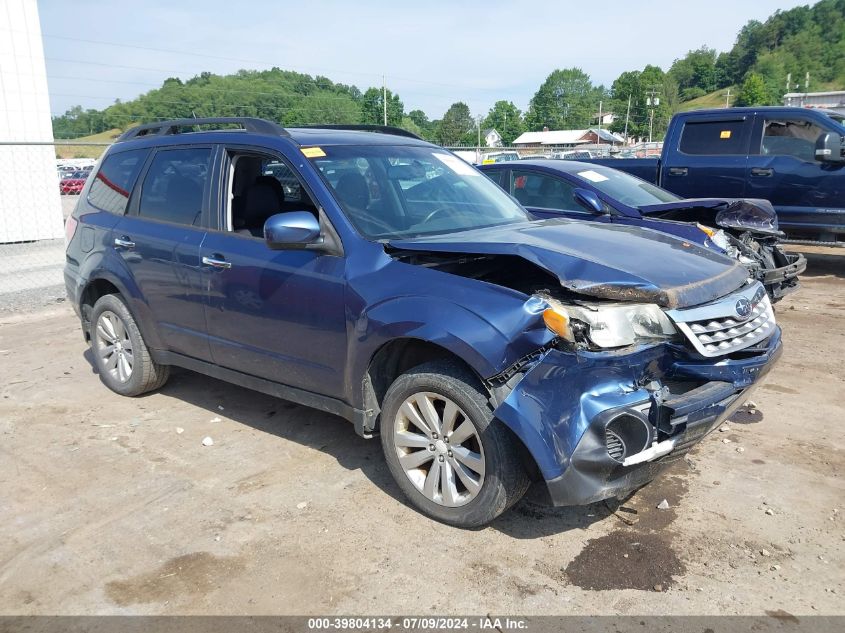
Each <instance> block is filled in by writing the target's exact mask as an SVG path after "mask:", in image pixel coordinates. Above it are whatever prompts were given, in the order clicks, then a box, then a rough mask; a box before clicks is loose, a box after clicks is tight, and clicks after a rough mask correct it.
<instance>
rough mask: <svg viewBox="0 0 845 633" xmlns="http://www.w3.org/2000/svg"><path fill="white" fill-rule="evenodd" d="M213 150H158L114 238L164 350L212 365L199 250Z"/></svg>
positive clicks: (181, 147)
mask: <svg viewBox="0 0 845 633" xmlns="http://www.w3.org/2000/svg"><path fill="white" fill-rule="evenodd" d="M213 160H214V149H213V147H212V146H202V145H197V146H179V147H173V148H161V149H158V150H157V151H156V152H155V154H154V155H153V156H152V158H151V159H150V160H149V162H148V164H147V166H146V168H145V170H144V173H143V174H142V176H141V181H140V191H138V192H136V193H135V195H133V197H132V200H131V202H130V205H129V212H128V213H127V214H126V215H125V216H124V217H122V218H121V219H120V221H119V222H118V223H117V225H116V226H115V227H114V230H113V231H112V235H113V241H114V247H115V250H116V251H117V252H118V253H119V254H120V256H121V257H122V258H123V261H124V263H125V265H126V267H127V269H128V270H129V272H130V274H131V276H132V278H133V280H134V282H135V284H136V286H137V288H138V290H139V292H140V302H139V305H138V309H139V310H143V311H145V312H146V314H144V315H142V318H144V320H145V321H148V322H152V323H154V324H155V327H156V329H157V331H158V333H159V336H160V337H161V339H162V342H163V343H164V345H165V347H166V348H167V349H168V350H170V351H173V352H177V353H179V354H184V355H185V356H190V357H192V358H197V359H200V360H210V358H211V353H210V349H209V346H208V341H207V338H206V332H205V330H206V324H205V310H204V299H205V295H204V293H203V288H202V281H203V279H202V275H201V268H200V245H201V244H202V241H203V239H204V238H205V235H206V228H205V227H206V225H207V223H208V219H209V213H208V197H209V184H210V183H209V179H210V177H211V174H212V164H213Z"/></svg>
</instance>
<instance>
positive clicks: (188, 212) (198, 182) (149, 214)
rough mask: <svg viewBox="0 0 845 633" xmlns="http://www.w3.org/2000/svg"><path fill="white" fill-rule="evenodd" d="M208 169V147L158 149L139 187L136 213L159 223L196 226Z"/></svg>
mask: <svg viewBox="0 0 845 633" xmlns="http://www.w3.org/2000/svg"><path fill="white" fill-rule="evenodd" d="M210 171H211V148H209V147H188V148H180V149H168V150H161V151H159V152H158V153H156V155H155V156H154V157H153V160H152V163H151V164H150V167H149V169H148V170H147V173H146V176H145V177H144V182H143V184H142V186H141V199H140V202H139V205H138V215H139V216H141V217H142V218H147V219H150V220H159V221H161V222H172V223H174V224H184V225H188V226H196V225H199V224H200V220H201V218H202V206H203V199H204V193H205V188H206V185H207V183H208V178H209V174H210Z"/></svg>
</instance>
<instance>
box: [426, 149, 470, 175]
mask: <svg viewBox="0 0 845 633" xmlns="http://www.w3.org/2000/svg"><path fill="white" fill-rule="evenodd" d="M434 156H435V158H437V160H439V161H440V162H441V163H443V164H444V165H446V167H448V168H449V169H451V170H452V171H453V172H455V173H456V174H460V175H461V176H480V175H481V172H479V171H476V169H475V167H473V166H472V165H470V164H469V163H465V162H464V161H462V160H461V159H460V158H458V157H457V156H452V155H451V154H435V155H434Z"/></svg>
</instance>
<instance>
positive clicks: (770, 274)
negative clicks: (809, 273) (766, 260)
mask: <svg viewBox="0 0 845 633" xmlns="http://www.w3.org/2000/svg"><path fill="white" fill-rule="evenodd" d="M781 256H782V257H783V258H784V259H785V260H786V261H787V263H786V264H785V265H784V266H780V267H779V268H771V269H766V270H763V271H762V275H761V276H760V279H759V281H761V282H762V283H763V285H764V286H765V287H766V289H767V290H768V291H769V294H770V295H771V297H772V300H773V301H777V300H779V299H782V298H783V297H785V296H786V295H788V294H789V293H790V292H793V291H795V290H797V289H798V275H800V274H802V273H803V272H804V271H805V270H807V258H806V257H804V255H802V254H801V253H781Z"/></svg>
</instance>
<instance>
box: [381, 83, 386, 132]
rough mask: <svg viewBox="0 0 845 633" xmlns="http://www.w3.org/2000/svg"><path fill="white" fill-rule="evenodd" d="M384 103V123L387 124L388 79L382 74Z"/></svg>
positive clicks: (382, 99)
mask: <svg viewBox="0 0 845 633" xmlns="http://www.w3.org/2000/svg"><path fill="white" fill-rule="evenodd" d="M381 91H382V97H381V101H382V105H383V106H384V124H385V125H387V79H386V78H385V76H384V75H382V76H381Z"/></svg>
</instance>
